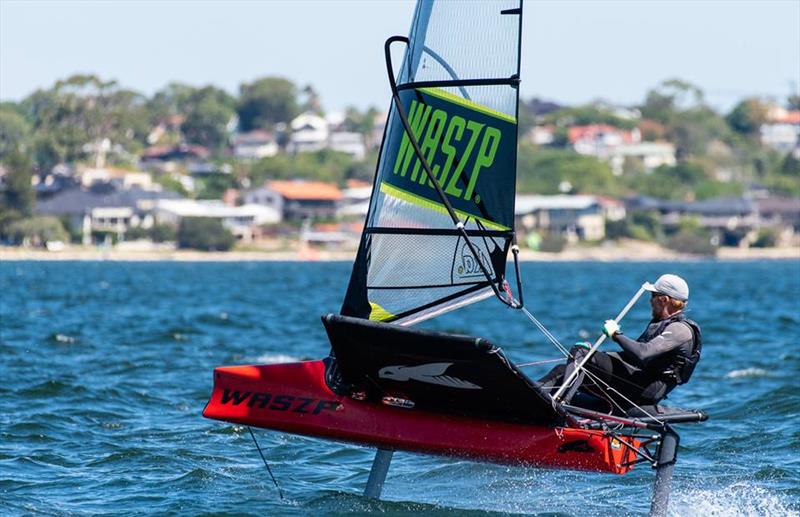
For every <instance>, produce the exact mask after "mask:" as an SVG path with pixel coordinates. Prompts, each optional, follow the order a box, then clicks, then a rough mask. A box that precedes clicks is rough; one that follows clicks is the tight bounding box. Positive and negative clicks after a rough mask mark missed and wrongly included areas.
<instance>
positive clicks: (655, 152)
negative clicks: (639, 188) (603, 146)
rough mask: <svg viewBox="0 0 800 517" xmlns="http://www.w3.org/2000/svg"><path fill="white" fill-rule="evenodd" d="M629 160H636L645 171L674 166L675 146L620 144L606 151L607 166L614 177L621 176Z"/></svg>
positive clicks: (667, 144) (654, 143)
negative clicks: (663, 166)
mask: <svg viewBox="0 0 800 517" xmlns="http://www.w3.org/2000/svg"><path fill="white" fill-rule="evenodd" d="M630 159H635V160H638V161H639V162H640V163H641V165H642V166H643V167H644V170H645V171H648V172H649V171H652V170H653V169H655V168H657V167H660V166H662V165H668V166H674V165H675V164H676V163H677V160H676V159H675V146H674V145H672V144H670V143H668V142H638V143H635V144H621V145H618V146H616V147H613V148H611V149H609V150H608V164H609V165H610V166H611V170H612V172H613V173H614V175H616V176H621V175H622V172H623V168H624V166H625V162H626V161H627V160H630Z"/></svg>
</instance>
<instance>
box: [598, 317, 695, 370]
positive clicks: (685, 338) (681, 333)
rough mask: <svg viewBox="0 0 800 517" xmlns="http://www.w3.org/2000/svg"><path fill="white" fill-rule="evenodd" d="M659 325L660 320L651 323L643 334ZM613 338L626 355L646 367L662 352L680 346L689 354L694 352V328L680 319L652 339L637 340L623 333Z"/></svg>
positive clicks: (640, 365)
mask: <svg viewBox="0 0 800 517" xmlns="http://www.w3.org/2000/svg"><path fill="white" fill-rule="evenodd" d="M658 325H659V322H657V321H656V322H653V323H650V325H648V327H647V329H646V330H645V331H644V333H643V334H642V335H643V336H646V335H648V334H649V333H650V332H651V327H656V326H658ZM613 339H614V341H616V342H617V343H618V344H619V346H621V347H622V349H623V350H624V351H625V352H627V354H626V355H627V356H628V357H629V358H632V359H634V360H635V361H636V363H637V366H639V367H644V366H646V365H647V363H649V362H650V361H652V360H653V359H655V358H656V357H658V356H660V355H661V354H664V353H667V352H671V351H672V350H675V349H677V348H679V347H680V348H682V349H683V351H684V352H685V353H686V355H687V356H688V355H690V354H691V353H692V345H693V337H692V330H691V328H690V327H689V325H688V324H687V323H683V322H680V321H676V322H674V323H670V324H669V325H667V327H666V328H665V329H664V331H663V332H662V333H661V334H659V335H657V336H656V337H654V338H653V339H651V340H650V341H636V340H635V339H631V338H629V337H628V336H625V335H623V334H614V338H613Z"/></svg>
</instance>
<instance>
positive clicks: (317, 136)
mask: <svg viewBox="0 0 800 517" xmlns="http://www.w3.org/2000/svg"><path fill="white" fill-rule="evenodd" d="M289 128H290V130H291V133H290V136H289V144H288V145H287V146H286V150H287V152H289V153H290V154H296V153H302V152H312V151H320V150H322V149H325V148H326V147H327V146H328V135H329V133H330V131H329V128H328V121H327V120H325V119H324V118H323V117H320V116H319V115H316V114H314V113H311V112H306V113H303V114H301V115H298V116H297V117H296V118H295V119H294V120H292V122H291V123H290V124H289Z"/></svg>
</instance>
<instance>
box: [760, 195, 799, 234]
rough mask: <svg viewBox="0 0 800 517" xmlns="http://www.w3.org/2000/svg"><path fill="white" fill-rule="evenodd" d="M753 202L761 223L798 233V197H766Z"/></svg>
mask: <svg viewBox="0 0 800 517" xmlns="http://www.w3.org/2000/svg"><path fill="white" fill-rule="evenodd" d="M755 203H756V208H757V209H758V214H759V217H760V219H761V224H762V225H764V226H770V227H773V228H786V229H789V228H790V229H791V230H792V233H800V198H796V197H768V198H765V199H759V200H757V201H756V202H755Z"/></svg>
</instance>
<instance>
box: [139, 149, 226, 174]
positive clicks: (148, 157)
mask: <svg viewBox="0 0 800 517" xmlns="http://www.w3.org/2000/svg"><path fill="white" fill-rule="evenodd" d="M210 155H211V152H210V151H209V150H208V149H207V148H205V147H203V146H201V145H191V144H180V145H174V146H173V145H158V146H152V147H148V148H147V149H145V150H144V151H143V152H142V154H141V156H140V157H139V165H140V166H141V167H142V168H144V169H156V170H160V171H165V172H173V171H175V169H176V167H177V165H178V164H180V165H183V166H184V167H186V168H187V169H189V170H195V171H206V170H207V169H209V168H210V167H212V166H211V165H210V164H209V162H208V158H209V156H210Z"/></svg>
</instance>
